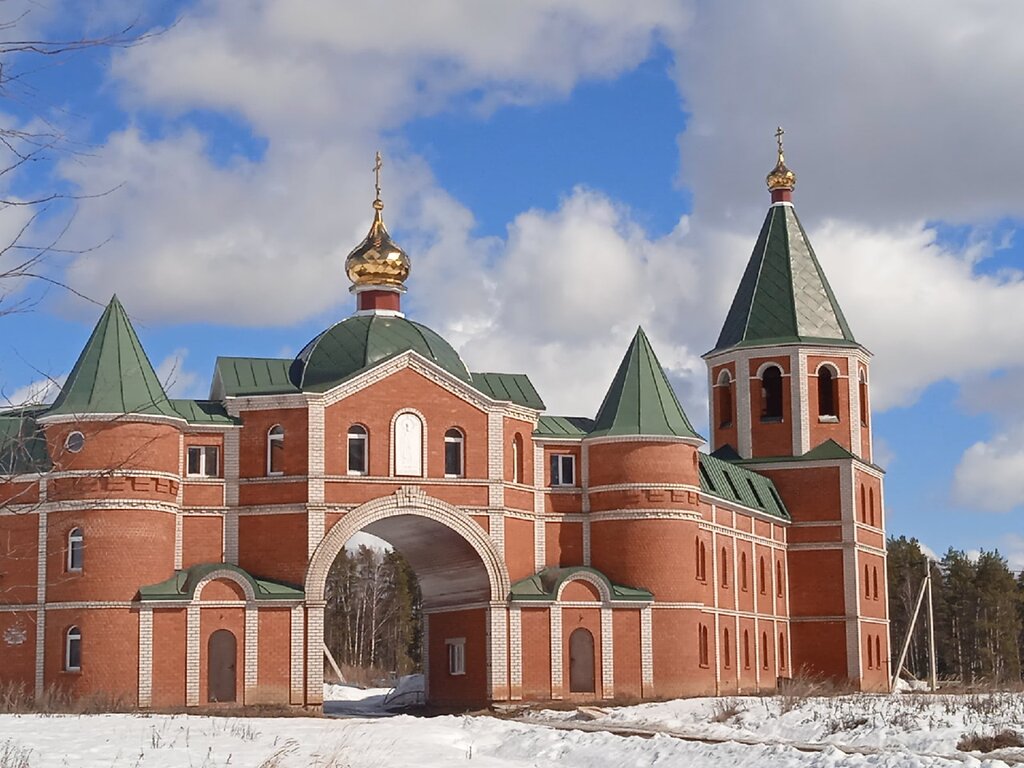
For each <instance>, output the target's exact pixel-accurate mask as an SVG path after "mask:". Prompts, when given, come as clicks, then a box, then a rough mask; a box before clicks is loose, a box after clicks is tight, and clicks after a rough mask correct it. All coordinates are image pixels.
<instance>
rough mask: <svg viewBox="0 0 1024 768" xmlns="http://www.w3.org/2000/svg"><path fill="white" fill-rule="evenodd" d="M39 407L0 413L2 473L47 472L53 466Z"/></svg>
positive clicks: (0, 460)
mask: <svg viewBox="0 0 1024 768" xmlns="http://www.w3.org/2000/svg"><path fill="white" fill-rule="evenodd" d="M42 410H45V409H40V408H19V409H12V410H9V411H5V412H3V413H0V474H3V475H20V474H25V473H29V472H47V471H49V470H50V468H51V467H52V464H51V462H50V456H49V452H48V451H47V448H46V436H45V435H44V434H43V431H42V429H41V428H40V426H39V424H38V422H36V416H38V415H40V413H41V412H42Z"/></svg>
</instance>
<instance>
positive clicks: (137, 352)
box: [46, 296, 182, 419]
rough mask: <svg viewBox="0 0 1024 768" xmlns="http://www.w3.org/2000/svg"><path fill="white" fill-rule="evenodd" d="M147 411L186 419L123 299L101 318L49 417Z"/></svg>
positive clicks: (112, 305)
mask: <svg viewBox="0 0 1024 768" xmlns="http://www.w3.org/2000/svg"><path fill="white" fill-rule="evenodd" d="M80 413H81V414H85V413H142V414H147V415H150V416H169V417H171V418H174V419H180V418H182V417H181V414H179V413H178V412H177V411H176V410H175V409H174V408H173V407H172V406H171V403H170V401H169V400H168V399H167V393H166V392H164V388H163V386H161V384H160V379H158V378H157V375H156V371H154V370H153V366H152V365H150V362H149V358H147V357H146V353H145V351H143V349H142V344H140V343H139V337H138V336H136V335H135V329H134V328H132V324H131V322H130V321H129V320H128V315H127V314H126V313H125V311H124V307H122V306H121V302H120V301H118V300H117V296H114V297H113V298H112V299H111V300H110V303H109V304H108V305H107V308H106V310H104V312H103V316H102V317H100V320H99V322H98V323H96V328H95V329H94V330H93V332H92V336H90V337H89V341H88V342H87V343H86V345H85V349H84V350H82V354H81V355H80V356H79V358H78V362H77V363H75V367H74V368H73V369H72V370H71V374H70V375H69V376H68V379H67V381H66V382H64V387H63V388H62V389H61V391H60V395H58V397H57V400H56V401H55V402H54V404H53V407H52V408H51V409H50V410H49V411H48V412H47V414H46V415H47V416H56V415H73V414H80Z"/></svg>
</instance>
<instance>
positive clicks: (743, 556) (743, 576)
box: [740, 552, 747, 592]
mask: <svg viewBox="0 0 1024 768" xmlns="http://www.w3.org/2000/svg"><path fill="white" fill-rule="evenodd" d="M740 589H742V590H743V591H744V592H746V591H747V553H746V552H740Z"/></svg>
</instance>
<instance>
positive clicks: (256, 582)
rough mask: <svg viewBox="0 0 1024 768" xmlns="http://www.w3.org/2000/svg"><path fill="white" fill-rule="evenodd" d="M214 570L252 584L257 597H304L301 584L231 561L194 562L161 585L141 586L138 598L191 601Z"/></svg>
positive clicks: (144, 599) (298, 598)
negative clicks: (274, 578)
mask: <svg viewBox="0 0 1024 768" xmlns="http://www.w3.org/2000/svg"><path fill="white" fill-rule="evenodd" d="M214 571H231V572H233V573H235V574H237V575H239V576H241V577H242V578H243V579H245V580H246V581H248V582H249V584H251V585H252V589H253V593H254V594H255V595H256V599H257V600H302V599H303V598H304V597H305V592H303V591H302V590H301V589H299V588H298V587H293V586H291V585H289V584H281V583H279V582H276V581H268V580H266V579H258V578H256V577H255V576H253V575H252V574H250V573H249V572H248V571H245V570H243V569H241V568H239V567H238V566H237V565H232V564H231V563H202V564H200V565H193V566H192V567H191V568H186V569H185V570H183V571H175V572H174V575H173V576H171V578H169V579H167V580H166V581H161V582H160V583H159V584H150V585H148V586H145V587H140V588H139V599H141V600H142V601H143V602H146V601H150V600H191V599H192V598H193V597H194V596H195V591H196V585H198V584H199V582H200V581H202V580H203V578H205V577H206V576H208V575H209V574H211V573H213V572H214Z"/></svg>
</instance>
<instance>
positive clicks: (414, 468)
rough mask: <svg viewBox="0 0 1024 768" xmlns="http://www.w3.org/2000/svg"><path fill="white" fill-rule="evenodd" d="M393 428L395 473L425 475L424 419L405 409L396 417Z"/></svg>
mask: <svg viewBox="0 0 1024 768" xmlns="http://www.w3.org/2000/svg"><path fill="white" fill-rule="evenodd" d="M392 430H393V432H394V434H393V439H392V445H394V451H395V474H396V475H399V476H402V477H423V463H424V462H423V419H421V418H420V417H419V415H418V414H416V413H413V412H412V411H403V412H402V413H399V414H398V415H397V416H396V417H395V421H394V426H393V427H392Z"/></svg>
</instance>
